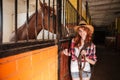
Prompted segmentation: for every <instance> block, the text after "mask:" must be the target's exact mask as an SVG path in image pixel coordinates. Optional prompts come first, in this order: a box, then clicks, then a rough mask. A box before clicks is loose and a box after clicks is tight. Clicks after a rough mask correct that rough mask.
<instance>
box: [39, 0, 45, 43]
mask: <svg viewBox="0 0 120 80" xmlns="http://www.w3.org/2000/svg"><path fill="white" fill-rule="evenodd" d="M39 1H40V0H39ZM43 4H45V0H43ZM42 10H43V13H42V29H43V33H42V40H43V41H44V39H45V38H44V35H45V34H44V33H45V30H44V26H45V25H44V23H45V20H44V9H43V8H42Z"/></svg>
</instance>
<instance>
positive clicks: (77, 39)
mask: <svg viewBox="0 0 120 80" xmlns="http://www.w3.org/2000/svg"><path fill="white" fill-rule="evenodd" d="M79 28H82V29H83V30H85V31H86V32H87V35H86V39H85V44H86V43H90V42H91V39H92V34H91V33H90V30H89V28H87V27H85V26H79V27H78V28H77V31H76V36H75V38H74V41H75V46H76V47H79V46H81V36H80V35H79Z"/></svg>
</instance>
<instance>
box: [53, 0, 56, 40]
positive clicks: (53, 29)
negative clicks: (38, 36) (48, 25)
mask: <svg viewBox="0 0 120 80" xmlns="http://www.w3.org/2000/svg"><path fill="white" fill-rule="evenodd" d="M54 4H55V3H54V0H53V5H52V7H53V9H54ZM54 14H55V12H54V11H53V14H52V15H53V23H52V24H53V27H52V29H53V34H52V39H54V30H55V29H54V27H56V26H55V25H54V24H55V19H54V18H56V16H55V15H54Z"/></svg>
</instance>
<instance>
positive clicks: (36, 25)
mask: <svg viewBox="0 0 120 80" xmlns="http://www.w3.org/2000/svg"><path fill="white" fill-rule="evenodd" d="M35 5H36V10H35V12H36V22H35V39H36V40H37V27H38V0H36V3H35Z"/></svg>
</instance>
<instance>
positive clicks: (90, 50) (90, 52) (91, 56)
mask: <svg viewBox="0 0 120 80" xmlns="http://www.w3.org/2000/svg"><path fill="white" fill-rule="evenodd" d="M86 56H88V58H89V59H92V60H94V61H97V57H96V46H95V45H94V44H93V43H92V44H91V46H90V47H88V48H87V55H86Z"/></svg>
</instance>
